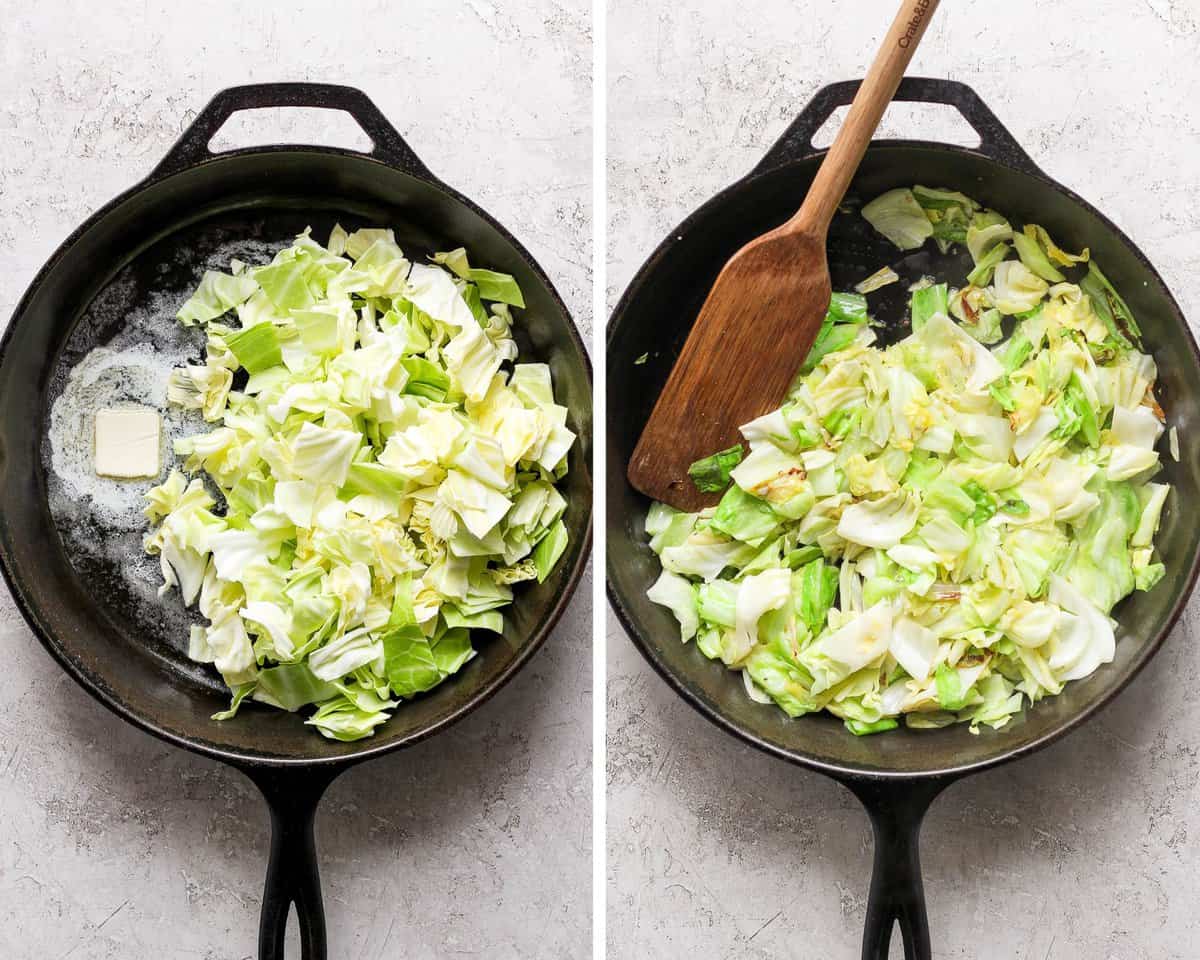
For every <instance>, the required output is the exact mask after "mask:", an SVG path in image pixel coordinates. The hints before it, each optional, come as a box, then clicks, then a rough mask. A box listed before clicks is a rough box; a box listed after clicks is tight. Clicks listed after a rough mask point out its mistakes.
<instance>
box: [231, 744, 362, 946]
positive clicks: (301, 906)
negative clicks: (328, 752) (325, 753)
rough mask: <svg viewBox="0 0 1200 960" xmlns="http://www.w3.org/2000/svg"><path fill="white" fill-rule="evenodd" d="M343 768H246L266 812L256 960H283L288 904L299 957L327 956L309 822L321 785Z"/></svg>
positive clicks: (311, 823) (310, 823) (324, 784)
mask: <svg viewBox="0 0 1200 960" xmlns="http://www.w3.org/2000/svg"><path fill="white" fill-rule="evenodd" d="M244 769H245V768H244ZM344 769H345V768H344V767H335V768H332V769H331V768H322V767H316V768H313V767H309V768H307V769H304V768H301V769H291V768H287V767H284V768H271V767H252V768H249V769H245V773H246V774H247V775H248V776H249V777H250V779H251V780H253V781H254V783H255V785H256V786H257V787H258V789H259V790H261V791H262V795H263V796H264V797H265V798H266V801H267V806H268V807H269V808H270V811H271V854H270V859H269V860H268V862H267V879H266V885H265V887H264V889H263V899H262V913H261V915H260V917H259V925H258V960H284V953H283V950H284V936H285V934H286V932H287V921H288V914H289V912H290V911H291V907H292V904H295V905H296V919H297V920H298V921H299V925H300V956H301V958H302V960H328V955H329V946H328V943H327V941H326V937H325V907H324V904H323V902H322V899H321V876H320V871H319V870H318V867H317V848H316V842H315V839H314V836H313V820H314V819H315V817H316V812H317V805H318V804H319V803H320V802H321V796H322V795H323V794H324V793H325V789H326V788H327V787H328V786H329V784H331V783H332V782H333V781H334V779H335V778H336V777H337V776H338V774H339V773H341V772H342V770H344Z"/></svg>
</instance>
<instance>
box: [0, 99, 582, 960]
mask: <svg viewBox="0 0 1200 960" xmlns="http://www.w3.org/2000/svg"><path fill="white" fill-rule="evenodd" d="M281 106H297V107H320V108H327V109H337V110H344V111H346V112H347V113H349V114H350V115H351V116H352V117H353V118H354V119H355V120H356V121H357V122H358V124H359V125H360V126H361V127H362V129H363V131H364V132H365V133H366V134H367V135H368V136H369V137H370V139H371V140H372V141H373V142H374V150H373V151H372V152H371V153H369V154H362V153H356V152H352V151H347V150H340V149H332V148H319V147H308V146H272V147H260V148H254V149H244V150H236V151H232V152H229V153H224V154H220V155H214V154H212V153H210V152H209V150H208V143H209V141H210V140H211V138H212V136H213V134H214V133H216V131H217V130H218V129H219V128H220V127H221V125H222V124H223V123H224V122H225V120H226V119H227V118H228V117H229V116H230V114H232V113H234V112H235V111H238V110H246V109H252V108H259V107H281ZM335 220H341V222H342V223H343V224H344V225H345V226H347V227H348V228H350V227H354V226H358V225H365V224H368V223H370V224H375V225H387V226H392V227H394V228H395V230H396V235H397V240H398V242H399V243H400V244H401V246H402V247H403V248H404V250H405V252H406V253H408V254H409V255H410V256H411V257H414V258H415V257H417V256H423V255H425V254H427V253H429V252H432V251H434V250H439V249H448V248H451V247H455V246H459V245H464V246H466V247H467V249H468V250H469V251H470V253H471V256H472V257H474V258H476V259H477V260H478V262H480V263H483V264H487V265H489V266H493V267H495V268H496V269H498V270H503V271H508V272H510V273H512V274H513V275H514V276H515V277H516V278H517V280H518V281H519V283H520V285H521V288H522V290H523V291H524V293H525V298H526V302H527V308H526V310H525V311H524V312H523V315H522V317H521V320H520V322H519V324H518V328H519V329H518V331H517V335H518V337H519V338H523V342H521V343H520V347H521V353H522V356H523V357H526V358H531V359H537V360H540V361H544V362H546V363H548V364H549V365H550V367H551V370H552V373H553V377H554V383H555V387H556V390H557V392H558V397H559V400H560V402H562V403H563V404H565V405H566V406H567V407H568V408H569V410H570V411H571V412H570V418H571V422H570V426H571V428H572V429H573V430H574V431H575V432H576V433H577V434H578V435H579V436H580V438H581V442H580V443H577V444H576V445H575V447H574V449H573V450H572V452H571V459H570V472H569V474H568V477H567V480H566V487H565V490H564V493H565V495H566V497H567V500H568V503H569V506H568V508H567V512H566V519H565V522H566V525H567V528H568V531H569V533H570V538H571V542H570V547H569V548H568V551H567V554H566V556H564V558H563V560H562V561H561V562H560V564H559V565H558V568H557V569H556V571H555V572H554V574H553V575H552V576H551V577H550V578H549V579H548V580H547V581H546V582H545V583H543V584H540V585H533V586H531V587H527V588H526V589H520V588H519V589H518V591H517V598H516V602H515V603H514V604H513V606H512V607H511V608H510V609H509V611H507V615H506V626H505V632H504V634H503V636H498V635H494V634H492V635H482V636H481V637H480V638H477V642H476V647H477V649H478V655H477V656H476V657H475V659H474V660H473V661H471V662H470V663H469V664H468V665H467V666H466V667H465V668H464V669H463V671H462V672H461V673H460V674H459V675H458V676H456V677H454V678H453V679H452V680H451V681H448V682H447V683H445V684H442V685H441V686H439V687H438V688H436V689H435V690H434V691H432V692H431V693H430V694H429V695H427V696H423V697H418V698H417V699H415V700H413V701H412V702H409V703H405V704H403V705H401V707H399V708H398V709H397V710H396V713H395V716H394V717H393V718H392V719H391V720H390V721H389V722H388V723H387V724H385V725H384V726H383V727H380V728H379V729H378V730H377V731H376V733H375V735H374V736H373V737H371V738H369V739H366V740H361V741H358V742H356V743H338V742H334V741H330V740H326V739H324V738H323V737H321V736H319V735H317V734H316V732H315V731H314V730H313V729H312V728H309V727H305V726H304V725H303V724H302V722H301V719H300V718H299V717H297V716H293V715H290V714H287V713H284V712H282V711H277V710H271V709H267V708H255V709H252V710H249V711H245V710H243V712H242V713H241V714H239V715H238V717H237V719H236V721H234V722H230V723H223V724H222V723H217V722H214V721H212V720H210V719H209V718H210V715H211V714H212V713H213V712H214V711H216V710H220V709H223V708H224V706H225V705H226V704H227V702H228V695H227V693H226V692H224V691H223V690H222V689H221V686H222V685H221V684H220V683H219V678H218V677H217V675H216V674H215V673H213V672H212V671H210V670H208V669H207V668H200V667H198V666H197V665H195V664H193V663H191V662H190V661H189V660H188V659H187V657H186V655H185V653H184V649H185V645H186V640H185V639H184V638H181V637H180V636H179V634H178V631H170V630H167V629H165V628H164V626H163V616H162V603H166V604H172V603H174V604H175V605H178V603H179V601H178V597H177V595H176V594H172V595H170V596H168V597H167V598H166V599H165V600H164V601H162V602H161V603H160V602H159V601H156V600H155V599H154V598H153V591H146V592H148V593H149V598H148V599H147V598H145V597H144V594H143V593H139V592H138V591H136V590H134V589H131V587H130V585H129V583H128V582H127V580H126V579H124V578H123V577H122V575H121V572H120V571H119V570H118V569H116V568H115V565H114V564H113V563H112V562H108V563H105V562H103V561H98V560H96V559H94V558H92V557H80V556H78V554H77V551H72V552H68V551H67V550H65V549H64V545H63V537H64V536H72V537H73V536H77V535H78V531H75V530H67V529H65V528H64V527H63V524H64V523H66V522H70V521H69V519H64V518H63V517H55V516H53V515H52V510H51V508H50V505H49V503H50V502H49V499H48V493H47V482H48V476H47V471H46V470H45V468H44V467H43V456H42V448H43V442H44V439H45V432H46V418H47V411H48V409H49V405H50V404H51V403H52V402H53V400H54V391H55V389H56V388H55V386H54V383H55V377H54V374H55V371H56V369H59V368H60V367H69V366H70V365H72V364H74V362H75V361H76V360H78V359H79V357H81V356H82V355H83V354H84V353H86V352H87V351H88V350H89V349H91V347H93V346H94V345H96V344H104V343H107V342H108V341H110V340H111V339H112V337H113V336H114V335H117V334H118V333H119V332H120V331H121V329H122V326H123V325H124V323H125V318H126V317H127V316H128V315H129V314H130V313H132V312H136V311H137V310H138V309H139V308H144V307H145V306H146V304H148V303H151V302H152V297H155V298H157V297H159V296H160V295H161V294H162V292H163V291H166V292H167V293H168V294H177V295H176V296H174V297H168V299H169V300H170V302H171V303H172V304H173V305H175V306H177V305H178V303H181V302H182V300H183V298H184V297H186V295H187V292H188V290H189V289H190V288H191V287H193V286H194V285H195V283H196V282H197V281H198V280H199V276H200V272H201V270H202V269H203V268H204V267H205V266H213V265H215V260H216V258H218V257H220V256H225V257H226V258H227V255H228V251H229V245H230V244H231V243H233V244H235V245H236V244H237V243H239V242H241V241H242V240H243V238H244V239H245V240H246V241H247V242H264V243H266V244H270V245H273V246H276V247H277V246H282V245H286V244H287V243H288V242H289V241H290V238H291V237H292V236H294V235H295V234H296V233H297V232H298V231H300V230H302V229H303V228H304V227H305V226H306V225H309V224H311V225H312V227H313V229H314V235H315V236H317V237H320V238H324V237H325V236H326V235H327V234H328V230H329V228H330V227H331V226H332V224H333V222H334V221H335ZM262 249H263V248H262V247H260V248H259V250H260V252H261V250H262ZM260 262H261V261H260ZM173 309H174V306H172V308H171V309H168V310H164V311H163V316H162V320H161V326H162V329H163V331H164V332H163V336H171V335H177V334H173V333H170V332H168V331H175V330H177V324H176V322H175V320H174V318H173V317H172V316H171V313H172V312H173ZM155 336H158V333H157V331H156V333H155ZM202 347H203V341H202V339H201V338H199V337H198V338H197V346H196V353H197V355H199V354H200V353H201V352H202ZM590 378H591V370H590V367H589V363H588V359H587V354H586V352H585V351H584V347H583V344H582V342H581V341H580V338H579V335H578V334H577V332H576V330H575V327H574V325H573V324H572V322H571V318H570V316H569V315H568V313H567V309H566V307H565V306H564V304H563V302H562V301H561V300H560V299H559V297H558V294H557V293H556V292H555V291H554V288H553V286H551V283H550V280H549V279H548V278H547V277H546V275H545V273H543V271H542V270H541V268H540V267H539V266H538V265H537V264H536V263H535V262H534V260H533V258H532V257H530V255H529V254H528V253H527V252H526V251H525V249H524V248H523V247H522V246H521V245H520V244H519V243H518V242H517V241H516V240H515V239H514V238H513V237H512V236H511V235H510V234H509V233H508V232H507V231H506V230H505V229H504V228H503V227H502V226H500V224H498V223H497V222H496V221H495V220H493V219H492V218H491V217H489V216H488V215H487V214H486V213H484V212H483V211H482V210H480V209H479V208H478V207H477V206H476V205H475V204H474V203H472V202H471V201H470V200H468V199H467V198H466V197H464V196H462V195H461V194H459V193H458V192H456V191H455V190H452V189H451V188H449V187H447V186H446V185H445V184H443V183H441V182H440V181H439V180H438V179H437V178H436V177H434V176H433V175H432V174H431V173H430V172H429V171H428V170H427V169H426V168H425V166H424V164H422V163H421V161H420V160H418V159H417V157H416V155H415V154H414V153H413V151H412V150H411V149H410V148H409V147H408V145H407V144H406V143H405V142H404V141H403V140H402V139H401V137H400V135H399V134H398V133H397V132H396V130H395V129H394V128H393V127H392V126H391V124H389V123H388V121H387V120H386V119H385V118H384V116H383V115H382V114H381V113H380V112H379V110H378V109H377V108H376V107H375V105H374V104H373V103H371V101H370V100H368V99H367V97H366V96H365V95H364V94H362V93H361V92H359V91H358V90H354V89H351V88H349V87H340V86H331V85H326V84H267V85H261V86H245V87H235V88H233V89H229V90H225V91H223V92H222V93H219V94H218V95H217V96H216V97H215V98H214V99H213V101H212V102H211V103H210V104H209V105H208V106H207V107H205V108H204V110H202V111H201V112H200V114H199V116H198V117H197V118H196V120H195V121H194V122H193V123H192V125H191V126H190V127H189V128H188V130H187V132H185V133H184V135H183V136H182V138H181V139H180V140H179V142H178V143H177V144H176V145H175V146H174V147H173V148H172V149H171V151H170V152H169V153H168V154H167V156H166V157H165V159H164V160H163V161H162V163H160V164H159V165H158V167H157V168H156V169H155V170H154V172H153V173H151V175H150V176H149V177H148V178H147V179H146V180H145V181H143V182H142V183H140V184H138V185H137V186H135V187H134V188H133V189H132V190H130V191H128V192H126V193H124V194H122V195H121V196H119V197H117V198H116V199H115V200H113V201H112V202H111V203H109V204H108V205H107V206H105V207H104V208H103V209H102V210H100V211H99V212H98V213H96V214H95V215H94V216H92V217H91V218H90V219H89V220H88V221H87V222H86V223H85V224H84V225H83V226H81V227H80V228H79V229H78V230H76V231H75V233H73V234H72V235H71V236H70V237H69V238H68V239H67V240H66V242H65V243H64V244H63V245H62V247H60V248H59V249H58V251H57V252H56V253H55V254H54V255H53V256H52V257H51V258H50V260H49V262H48V263H47V264H46V266H45V267H43V269H42V271H41V272H40V273H39V274H38V275H37V277H36V278H35V279H34V281H33V284H32V286H31V287H30V288H29V290H28V291H27V292H26V294H25V296H24V297H23V298H22V300H21V302H20V303H19V304H18V306H17V309H16V312H15V313H14V315H13V317H12V321H11V323H10V325H9V327H8V330H7V332H6V333H5V335H4V338H3V341H0V568H2V569H3V572H4V577H5V579H6V580H7V582H8V585H9V587H10V588H11V590H12V593H13V596H14V598H15V599H16V602H17V604H18V606H19V607H20V609H21V612H22V613H23V614H24V616H25V619H26V620H28V621H29V624H30V626H31V627H32V628H33V630H34V632H35V633H36V634H37V636H38V637H39V638H40V639H41V641H42V643H43V644H44V645H45V646H46V648H47V649H48V650H49V651H50V653H51V654H53V656H54V657H55V659H57V660H58V662H59V663H60V664H61V665H62V666H63V667H64V668H65V669H66V670H67V672H69V673H70V674H71V676H73V677H74V678H75V679H76V680H77V681H78V682H79V683H80V684H81V685H82V686H83V688H84V689H85V690H87V691H88V692H89V693H90V694H92V696H94V697H95V698H96V699H97V700H99V701H100V702H101V703H103V704H104V705H105V706H107V707H109V708H110V709H112V710H113V711H115V712H116V713H117V714H119V715H120V716H121V717H123V718H124V719H126V720H128V721H129V722H130V723H133V724H136V725H137V726H139V727H141V728H142V729H143V730H146V731H148V732H150V733H152V734H154V735H156V736H158V737H161V738H163V739H164V740H167V741H169V742H171V743H173V744H176V745H178V746H181V747H185V748H187V749H189V750H193V751H195V752H197V753H201V754H204V755H205V756H209V757H213V758H215V759H217V760H222V761H224V762H226V763H229V764H231V765H232V766H234V767H236V768H238V769H239V770H241V771H242V772H244V773H245V774H247V775H248V776H249V777H250V778H251V779H252V780H253V781H254V782H255V783H256V784H257V785H258V786H259V788H260V789H261V790H262V792H263V794H264V796H265V797H266V799H267V802H268V804H269V806H270V810H271V824H272V832H271V854H270V862H269V864H268V867H267V878H266V888H265V892H264V895H263V905H262V917H261V923H260V929H259V955H260V957H261V958H263V960H278V958H280V957H282V955H283V940H284V930H285V925H286V921H287V915H288V911H289V908H290V905H291V904H292V903H294V904H295V905H296V910H297V914H298V919H299V924H300V935H301V941H302V953H303V956H304V957H305V958H306V960H319V958H324V957H325V956H326V952H327V951H326V936H325V918H324V912H323V907H322V903H321V890H320V882H319V879H318V872H317V861H316V851H315V848H314V844H313V818H314V814H315V812H316V807H317V804H318V801H319V800H320V797H321V794H322V793H323V791H324V790H325V788H326V787H327V786H328V785H329V783H330V782H331V781H332V780H333V779H334V778H335V777H336V776H337V775H338V774H340V773H341V772H343V771H344V770H346V769H347V768H348V767H349V766H350V765H352V764H354V763H358V762H360V761H362V760H366V759H368V758H371V757H377V756H380V755H382V754H384V753H389V752H391V751H393V750H396V749H398V748H399V747H403V746H407V745H408V744H411V743H415V742H417V741H418V740H421V739H423V738H425V737H428V736H431V735H433V734H435V733H437V732H439V731H441V730H443V729H445V728H446V727H447V726H448V725H449V724H451V723H452V722H454V721H455V720H457V719H459V718H460V717H462V716H464V715H466V714H467V713H469V712H470V711H471V710H473V709H475V708H476V707H478V706H479V705H480V704H482V703H483V702H484V701H485V700H487V699H488V698H489V697H490V696H491V695H492V694H494V693H495V692H496V690H498V689H499V688H500V686H501V685H502V684H503V683H504V682H505V681H506V680H508V679H509V678H510V677H511V676H512V675H513V674H514V673H516V671H517V670H518V669H520V667H521V666H522V665H524V664H525V663H526V662H527V661H528V659H529V658H530V656H531V655H532V654H533V653H534V651H535V650H536V649H537V648H538V647H539V646H540V645H541V644H542V642H543V640H545V638H546V636H547V634H548V633H549V632H550V630H551V628H552V627H553V626H554V624H555V622H556V621H557V620H558V618H559V616H560V615H561V613H562V612H563V609H564V607H565V606H566V604H567V600H568V598H569V597H570V594H571V592H572V590H573V589H574V588H575V586H576V585H577V584H578V582H579V578H580V576H581V574H582V571H583V567H584V563H585V562H586V558H587V555H588V545H589V542H590V522H591V479H590V476H589V466H588V465H589V463H590V453H591V451H590V431H591V386H590ZM147 485H148V484H147ZM91 533H92V534H93V535H94V536H95V537H98V538H103V537H105V536H108V535H110V534H111V535H112V536H113V537H119V536H124V535H125V534H120V533H112V532H111V531H106V530H104V529H102V528H99V529H95V530H93V531H91ZM134 541H135V542H134V544H133V545H132V547H131V555H132V553H133V552H136V536H134Z"/></svg>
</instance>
